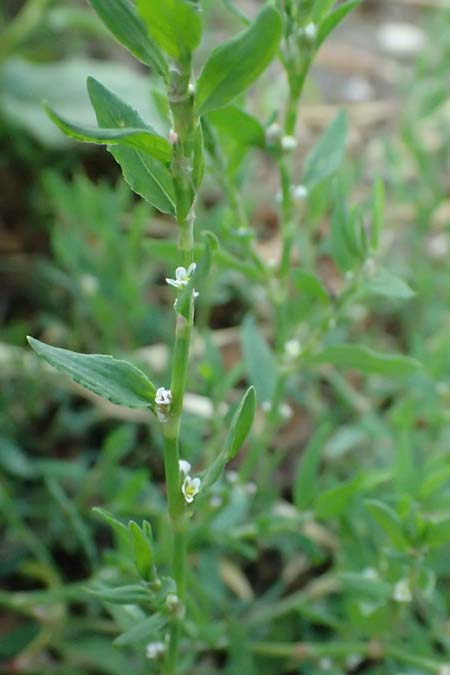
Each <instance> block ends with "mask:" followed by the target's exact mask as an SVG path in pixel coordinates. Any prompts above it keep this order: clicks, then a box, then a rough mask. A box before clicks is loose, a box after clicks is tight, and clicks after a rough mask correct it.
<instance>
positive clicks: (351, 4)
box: [316, 0, 361, 49]
mask: <svg viewBox="0 0 450 675" xmlns="http://www.w3.org/2000/svg"><path fill="white" fill-rule="evenodd" d="M360 2H361V0H349V1H348V2H344V3H343V4H342V5H339V7H336V9H335V10H333V11H332V12H330V14H328V15H327V16H326V17H325V18H324V19H323V21H322V22H321V24H320V26H319V30H318V33H317V40H316V48H317V49H318V48H319V47H320V45H321V44H322V42H323V41H324V40H325V39H326V38H327V37H328V35H329V34H330V33H331V32H332V31H333V30H334V29H335V28H336V26H338V25H339V24H340V23H341V21H342V20H343V19H345V17H346V16H347V14H349V13H350V12H351V11H352V9H355V7H357V6H358V5H359V4H360Z"/></svg>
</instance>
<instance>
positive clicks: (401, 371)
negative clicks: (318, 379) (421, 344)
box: [309, 344, 422, 377]
mask: <svg viewBox="0 0 450 675" xmlns="http://www.w3.org/2000/svg"><path fill="white" fill-rule="evenodd" d="M309 363H332V364H334V365H336V366H344V367H346V368H353V369H355V370H361V371H362V372H364V373H378V374H379V375H388V376H389V375H391V376H392V377H400V376H402V375H411V374H412V373H416V372H417V371H418V370H420V369H421V368H422V364H421V363H420V361H417V360H416V359H413V358H411V357H410V356H404V355H403V354H383V353H381V352H376V351H374V350H373V349H369V348H368V347H363V346H362V345H348V344H342V345H333V346H330V347H325V349H323V350H322V351H321V352H319V353H318V354H314V356H311V357H310V358H309Z"/></svg>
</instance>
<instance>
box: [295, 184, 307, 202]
mask: <svg viewBox="0 0 450 675" xmlns="http://www.w3.org/2000/svg"><path fill="white" fill-rule="evenodd" d="M291 194H292V196H293V198H294V199H295V200H296V201H298V202H301V201H303V200H304V199H306V197H307V196H308V188H307V187H306V185H291Z"/></svg>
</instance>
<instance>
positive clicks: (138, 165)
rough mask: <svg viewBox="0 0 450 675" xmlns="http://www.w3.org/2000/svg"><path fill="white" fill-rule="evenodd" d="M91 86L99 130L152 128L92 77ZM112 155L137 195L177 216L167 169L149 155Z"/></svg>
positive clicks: (117, 151) (116, 151) (124, 151)
mask: <svg viewBox="0 0 450 675" xmlns="http://www.w3.org/2000/svg"><path fill="white" fill-rule="evenodd" d="M87 85H88V92H89V98H90V100H91V103H92V106H93V108H94V110H95V113H96V115H97V122H98V125H99V127H101V128H103V129H104V128H106V129H114V128H119V129H120V128H123V127H132V128H138V129H147V128H148V127H147V125H146V124H145V122H144V121H143V119H142V118H141V117H140V116H139V114H138V113H137V112H136V111H135V110H134V109H133V108H132V107H131V106H129V105H128V104H127V103H125V102H124V101H121V100H120V99H119V98H118V97H117V96H115V95H114V94H113V93H112V92H111V91H109V90H108V89H106V87H104V86H103V85H101V84H100V83H99V82H97V81H96V80H94V78H92V77H89V78H88V81H87ZM111 153H112V155H113V156H114V158H115V159H116V161H117V162H118V163H119V164H120V166H121V168H122V172H123V175H124V178H125V180H126V181H127V183H128V184H129V186H130V187H131V189H132V190H134V192H137V194H139V195H141V197H143V198H144V199H145V200H147V201H148V202H149V203H150V204H152V205H153V206H155V207H156V208H157V209H159V210H160V211H162V212H163V213H172V214H174V213H175V197H174V190H173V182H172V176H171V174H170V171H169V169H168V168H167V167H166V166H164V165H163V164H161V163H160V162H158V161H157V160H155V159H153V158H152V157H149V156H148V155H147V154H146V153H143V152H140V151H138V150H134V149H132V148H125V147H115V148H111Z"/></svg>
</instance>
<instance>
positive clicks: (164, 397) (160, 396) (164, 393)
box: [155, 387, 172, 423]
mask: <svg viewBox="0 0 450 675" xmlns="http://www.w3.org/2000/svg"><path fill="white" fill-rule="evenodd" d="M155 404H156V414H157V415H158V419H159V421H160V422H162V423H164V422H167V415H168V413H169V411H170V406H171V405H172V392H171V391H170V389H165V388H164V387H159V389H157V391H156V396H155Z"/></svg>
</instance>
